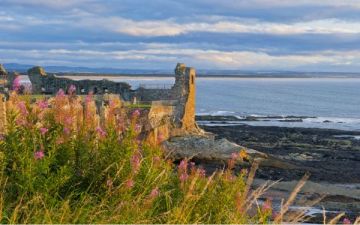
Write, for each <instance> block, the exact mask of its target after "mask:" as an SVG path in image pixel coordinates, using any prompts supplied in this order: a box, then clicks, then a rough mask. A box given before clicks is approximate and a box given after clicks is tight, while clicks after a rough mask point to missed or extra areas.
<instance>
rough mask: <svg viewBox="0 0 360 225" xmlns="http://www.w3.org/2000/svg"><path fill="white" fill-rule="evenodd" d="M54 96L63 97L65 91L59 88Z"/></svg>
mask: <svg viewBox="0 0 360 225" xmlns="http://www.w3.org/2000/svg"><path fill="white" fill-rule="evenodd" d="M56 96H57V97H64V96H65V92H64V90H63V89H61V88H60V89H59V91H58V92H57V93H56Z"/></svg>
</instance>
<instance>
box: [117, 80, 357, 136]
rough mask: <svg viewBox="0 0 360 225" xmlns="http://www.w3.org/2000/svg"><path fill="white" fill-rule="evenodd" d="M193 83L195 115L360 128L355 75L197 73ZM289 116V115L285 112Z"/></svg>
mask: <svg viewBox="0 0 360 225" xmlns="http://www.w3.org/2000/svg"><path fill="white" fill-rule="evenodd" d="M124 81H127V82H129V83H130V84H132V85H133V86H134V87H137V86H138V85H139V84H152V85H156V84H171V83H173V82H174V79H173V78H147V79H141V78H138V79H131V78H128V79H127V80H124ZM196 87H197V93H196V94H197V96H196V108H197V114H199V115H207V114H208V115H234V116H237V117H238V118H246V117H247V116H253V117H258V119H257V120H256V121H234V122H228V124H227V125H234V124H239V123H246V124H250V125H259V126H287V127H312V128H333V129H342V130H354V131H355V130H356V131H360V79H359V78H226V79H224V78H198V79H197V81H196ZM289 116H292V117H293V118H287V117H289ZM274 117H276V118H274ZM301 117H304V118H301ZM300 120H301V122H299V121H300ZM211 125H216V123H214V122H213V123H212V124H211ZM219 125H223V123H219Z"/></svg>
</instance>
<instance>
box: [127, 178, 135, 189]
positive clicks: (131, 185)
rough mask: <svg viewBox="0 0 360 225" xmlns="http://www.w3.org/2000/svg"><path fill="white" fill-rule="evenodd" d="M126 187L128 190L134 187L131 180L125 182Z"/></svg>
mask: <svg viewBox="0 0 360 225" xmlns="http://www.w3.org/2000/svg"><path fill="white" fill-rule="evenodd" d="M126 187H128V188H132V187H134V181H133V180H132V179H129V180H127V181H126Z"/></svg>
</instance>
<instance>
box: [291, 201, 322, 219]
mask: <svg viewBox="0 0 360 225" xmlns="http://www.w3.org/2000/svg"><path fill="white" fill-rule="evenodd" d="M324 197H325V195H322V196H320V197H319V198H316V199H314V200H312V201H308V202H307V203H305V204H304V207H305V209H303V210H301V211H300V212H298V213H295V214H294V215H293V216H291V218H288V221H290V223H301V222H304V221H306V220H305V218H306V217H308V215H306V212H307V211H308V210H309V209H310V207H312V206H314V205H316V204H317V203H319V202H320V201H321V200H322V199H323V198H324ZM323 214H325V209H324V211H323ZM310 218H311V217H309V219H310ZM325 221H326V220H324V223H325Z"/></svg>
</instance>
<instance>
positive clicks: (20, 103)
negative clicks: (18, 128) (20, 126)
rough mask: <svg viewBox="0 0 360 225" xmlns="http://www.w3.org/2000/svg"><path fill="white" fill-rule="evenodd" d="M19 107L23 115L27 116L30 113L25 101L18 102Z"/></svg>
mask: <svg viewBox="0 0 360 225" xmlns="http://www.w3.org/2000/svg"><path fill="white" fill-rule="evenodd" d="M17 107H18V108H19V111H20V114H21V115H22V116H27V115H28V114H29V112H28V110H27V108H26V105H25V102H23V101H21V102H19V103H18V104H17Z"/></svg>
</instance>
